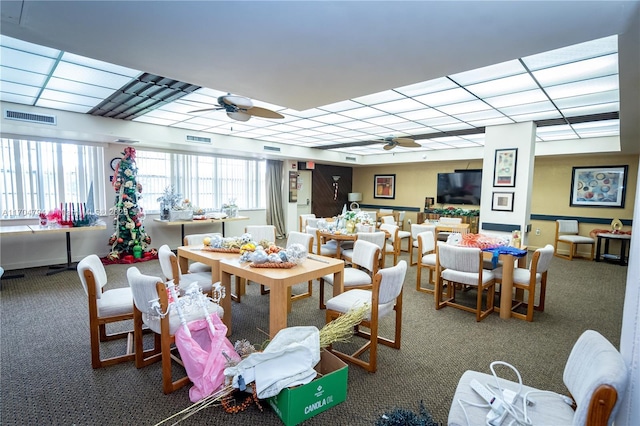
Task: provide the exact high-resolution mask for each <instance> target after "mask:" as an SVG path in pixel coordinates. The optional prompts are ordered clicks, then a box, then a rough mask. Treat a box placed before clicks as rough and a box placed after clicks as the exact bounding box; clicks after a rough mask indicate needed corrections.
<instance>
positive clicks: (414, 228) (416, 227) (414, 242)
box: [409, 223, 436, 266]
mask: <svg viewBox="0 0 640 426" xmlns="http://www.w3.org/2000/svg"><path fill="white" fill-rule="evenodd" d="M425 231H431V233H432V234H433V235H434V238H435V235H436V226H435V225H421V224H417V223H413V224H411V249H410V251H409V266H413V265H415V264H416V263H417V262H418V260H419V259H420V256H422V254H421V253H420V251H418V255H417V257H416V261H415V262H414V261H413V252H414V251H415V249H417V248H418V234H420V233H422V232H425ZM434 244H435V243H434ZM434 250H435V248H434Z"/></svg>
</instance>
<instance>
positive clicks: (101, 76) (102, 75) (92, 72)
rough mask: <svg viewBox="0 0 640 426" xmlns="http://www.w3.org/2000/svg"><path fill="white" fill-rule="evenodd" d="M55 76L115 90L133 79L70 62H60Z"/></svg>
mask: <svg viewBox="0 0 640 426" xmlns="http://www.w3.org/2000/svg"><path fill="white" fill-rule="evenodd" d="M53 76H54V77H60V78H64V79H66V80H72V81H79V82H84V83H88V84H93V85H95V86H102V87H109V88H111V89H114V90H115V89H119V88H121V87H122V86H124V85H125V84H127V83H129V82H130V81H131V78H130V77H127V76H123V75H119V74H113V73H110V72H106V71H100V70H96V69H93V68H88V67H83V66H81V65H76V64H71V63H69V62H60V63H59V64H58V66H57V67H56V69H55V70H54V72H53Z"/></svg>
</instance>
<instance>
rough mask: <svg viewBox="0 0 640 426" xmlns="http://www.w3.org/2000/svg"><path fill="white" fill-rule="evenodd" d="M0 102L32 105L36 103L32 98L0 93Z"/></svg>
mask: <svg viewBox="0 0 640 426" xmlns="http://www.w3.org/2000/svg"><path fill="white" fill-rule="evenodd" d="M0 100H1V101H3V102H13V103H16V104H24V105H33V104H34V102H35V101H36V98H35V97H34V96H25V95H19V94H16V93H6V92H2V91H0Z"/></svg>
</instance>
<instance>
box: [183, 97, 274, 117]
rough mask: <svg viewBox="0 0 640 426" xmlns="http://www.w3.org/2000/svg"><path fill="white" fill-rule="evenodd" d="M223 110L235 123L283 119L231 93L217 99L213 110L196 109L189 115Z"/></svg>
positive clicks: (249, 100) (247, 99)
mask: <svg viewBox="0 0 640 426" xmlns="http://www.w3.org/2000/svg"><path fill="white" fill-rule="evenodd" d="M222 109H223V110H225V111H226V112H227V115H228V116H229V118H232V119H234V120H237V121H249V119H250V118H251V117H252V116H256V117H262V118H284V115H282V114H280V113H278V112H275V111H272V110H270V109H267V108H261V107H257V106H253V102H251V99H249V98H245V97H244V96H236V95H232V94H231V93H227V94H226V95H223V96H219V97H218V105H216V106H214V107H213V108H203V109H197V110H195V111H189V113H195V112H204V111H218V110H222Z"/></svg>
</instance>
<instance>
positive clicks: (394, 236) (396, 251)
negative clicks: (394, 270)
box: [380, 223, 400, 265]
mask: <svg viewBox="0 0 640 426" xmlns="http://www.w3.org/2000/svg"><path fill="white" fill-rule="evenodd" d="M380 230H381V231H386V232H388V233H389V238H387V243H386V244H385V246H384V251H383V252H382V255H383V256H384V257H386V256H387V255H389V254H392V255H393V264H394V265H396V264H397V263H398V257H399V256H400V238H398V231H399V227H398V225H390V224H388V223H383V224H382V225H380ZM385 264H386V260H385Z"/></svg>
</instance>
